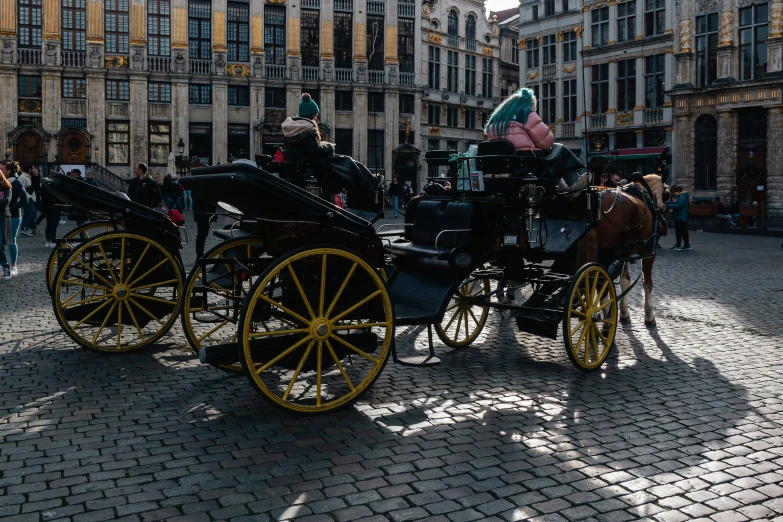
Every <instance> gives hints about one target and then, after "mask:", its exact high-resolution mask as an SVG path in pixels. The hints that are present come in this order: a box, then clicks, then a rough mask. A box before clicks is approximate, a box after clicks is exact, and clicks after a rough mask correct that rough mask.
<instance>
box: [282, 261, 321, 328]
mask: <svg viewBox="0 0 783 522" xmlns="http://www.w3.org/2000/svg"><path fill="white" fill-rule="evenodd" d="M288 272H289V273H290V274H291V279H293V281H294V285H296V289H297V290H299V295H300V296H301V297H302V302H303V303H304V305H305V306H306V307H307V312H308V313H309V314H310V318H311V319H315V314H314V313H313V308H312V307H311V306H310V301H308V300H307V296H306V295H305V292H304V288H302V284H301V283H300V282H299V278H298V277H296V272H294V265H293V263H292V264H289V265H288Z"/></svg>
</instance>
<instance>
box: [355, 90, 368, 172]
mask: <svg viewBox="0 0 783 522" xmlns="http://www.w3.org/2000/svg"><path fill="white" fill-rule="evenodd" d="M367 108H368V107H367V88H366V87H363V86H356V87H354V90H353V157H354V159H356V161H358V162H359V163H364V164H365V165H366V164H367V132H366V129H367Z"/></svg>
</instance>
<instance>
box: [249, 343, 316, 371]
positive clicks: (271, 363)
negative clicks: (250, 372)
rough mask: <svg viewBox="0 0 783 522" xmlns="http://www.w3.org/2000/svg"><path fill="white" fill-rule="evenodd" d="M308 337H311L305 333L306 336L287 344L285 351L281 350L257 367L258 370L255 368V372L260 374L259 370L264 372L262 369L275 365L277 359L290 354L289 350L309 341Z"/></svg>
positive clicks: (291, 350)
mask: <svg viewBox="0 0 783 522" xmlns="http://www.w3.org/2000/svg"><path fill="white" fill-rule="evenodd" d="M310 339H311V338H310V336H309V335H307V336H305V337H302V338H301V339H300V340H298V341H297V342H296V343H294V344H293V345H291V346H289V347H288V348H286V349H285V351H283V352H282V353H280V354H278V355H277V356H276V357H275V358H274V359H272V360H271V361H269V362H268V363H266V364H264V365H263V366H261V368H259V369H258V370H256V373H257V374H259V375H260V374H261V372H264V371H266V370H268V369H269V368H271V367H272V366H274V365H275V363H276V362H277V361H279V360H280V359H282V358H283V357H285V356H286V355H288V354H290V353H291V352H293V351H294V350H296V349H297V348H299V347H300V346H302V345H303V344H304V343H306V342H307V341H309V340H310Z"/></svg>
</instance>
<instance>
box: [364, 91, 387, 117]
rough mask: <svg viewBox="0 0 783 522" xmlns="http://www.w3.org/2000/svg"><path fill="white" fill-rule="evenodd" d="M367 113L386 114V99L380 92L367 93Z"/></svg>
mask: <svg viewBox="0 0 783 522" xmlns="http://www.w3.org/2000/svg"><path fill="white" fill-rule="evenodd" d="M367 112H374V113H377V114H383V113H384V112H386V99H385V98H384V96H383V93H382V92H370V93H367Z"/></svg>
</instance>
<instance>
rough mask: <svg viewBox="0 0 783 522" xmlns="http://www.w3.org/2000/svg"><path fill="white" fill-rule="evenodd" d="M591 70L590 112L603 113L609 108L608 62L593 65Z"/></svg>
mask: <svg viewBox="0 0 783 522" xmlns="http://www.w3.org/2000/svg"><path fill="white" fill-rule="evenodd" d="M592 72H593V74H592V81H591V84H590V87H591V98H592V113H593V114H603V113H605V112H606V111H607V109H609V64H608V63H602V64H598V65H593V71H592Z"/></svg>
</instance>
